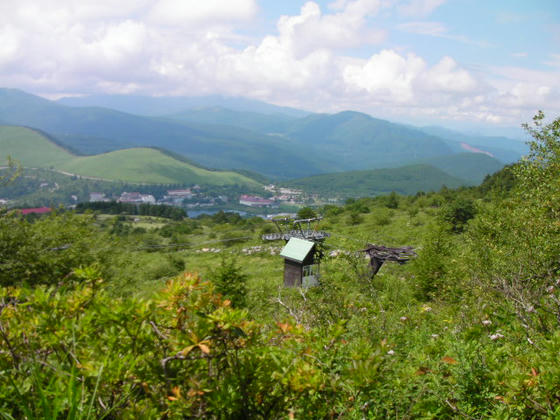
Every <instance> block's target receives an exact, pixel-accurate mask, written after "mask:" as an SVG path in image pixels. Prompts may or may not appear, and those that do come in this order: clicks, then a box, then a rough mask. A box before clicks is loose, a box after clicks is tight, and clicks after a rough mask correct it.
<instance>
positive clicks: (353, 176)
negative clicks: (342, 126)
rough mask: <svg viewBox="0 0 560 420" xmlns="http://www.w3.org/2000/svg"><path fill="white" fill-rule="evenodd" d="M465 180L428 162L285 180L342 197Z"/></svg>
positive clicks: (406, 191) (428, 187) (428, 188)
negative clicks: (427, 163) (425, 163)
mask: <svg viewBox="0 0 560 420" xmlns="http://www.w3.org/2000/svg"><path fill="white" fill-rule="evenodd" d="M465 184H466V182H465V181H464V180H461V179H459V178H456V177H453V176H451V175H448V174H447V173H445V172H443V171H442V170H440V169H437V168H435V167H433V166H429V165H409V166H403V167H401V168H390V169H373V170H368V171H350V172H341V173H332V174H324V175H315V176H311V177H307V178H300V179H295V180H292V181H290V182H288V183H286V185H288V186H290V187H295V188H301V189H303V190H304V191H306V192H310V193H318V194H321V195H325V196H339V197H344V198H346V197H370V196H374V195H378V194H386V193H389V192H391V191H395V192H398V193H400V194H414V193H416V192H418V191H438V190H439V189H440V188H441V187H442V186H444V185H445V186H447V187H449V188H455V187H459V186H461V185H465Z"/></svg>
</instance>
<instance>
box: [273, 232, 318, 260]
mask: <svg viewBox="0 0 560 420" xmlns="http://www.w3.org/2000/svg"><path fill="white" fill-rule="evenodd" d="M314 245H315V243H314V242H311V241H306V240H305V239H299V238H293V237H292V238H290V240H289V241H288V243H287V244H286V246H285V247H284V249H283V250H282V252H281V253H280V255H281V256H282V257H284V258H288V259H290V260H294V261H297V262H303V260H305V257H307V255H308V254H309V252H310V251H311V250H312V249H313V246H314Z"/></svg>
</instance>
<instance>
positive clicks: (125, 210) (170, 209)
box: [76, 201, 187, 220]
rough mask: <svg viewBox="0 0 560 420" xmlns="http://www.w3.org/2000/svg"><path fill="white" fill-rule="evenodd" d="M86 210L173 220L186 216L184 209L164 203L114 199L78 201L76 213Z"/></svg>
mask: <svg viewBox="0 0 560 420" xmlns="http://www.w3.org/2000/svg"><path fill="white" fill-rule="evenodd" d="M88 210H94V211H98V212H101V213H104V214H130V215H136V214H137V215H141V216H155V217H165V218H169V219H173V220H182V219H183V218H184V217H187V213H186V212H185V210H183V209H181V208H179V207H174V206H167V205H165V204H159V205H155V204H148V203H144V204H139V205H137V204H131V203H119V202H116V201H107V202H103V201H97V202H92V203H90V202H87V203H79V204H78V205H77V206H76V211H77V212H78V213H84V212H86V211H88Z"/></svg>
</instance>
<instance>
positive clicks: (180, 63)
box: [0, 0, 560, 123]
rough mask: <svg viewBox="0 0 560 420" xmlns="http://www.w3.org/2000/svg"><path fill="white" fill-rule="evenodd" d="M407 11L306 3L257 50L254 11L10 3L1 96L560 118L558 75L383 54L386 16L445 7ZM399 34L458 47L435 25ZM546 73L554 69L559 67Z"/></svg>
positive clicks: (381, 4)
mask: <svg viewBox="0 0 560 420" xmlns="http://www.w3.org/2000/svg"><path fill="white" fill-rule="evenodd" d="M395 4H397V5H396V6H395ZM400 4H401V5H400V6H399V5H398V3H397V2H396V1H392V0H336V1H334V2H332V3H331V4H330V5H329V9H327V10H322V9H321V7H320V6H319V5H318V4H317V3H315V2H311V1H310V2H307V3H305V4H304V5H303V6H302V7H301V9H300V11H299V13H298V14H295V15H291V16H281V17H279V19H278V21H277V24H276V30H275V31H274V32H273V33H272V32H271V33H268V34H266V35H264V36H262V37H261V38H258V39H250V38H243V37H241V36H240V35H239V34H238V33H237V32H236V29H237V28H244V29H246V27H247V25H248V24H250V23H251V22H253V20H254V19H255V18H256V16H258V7H257V3H256V0H205V1H203V2H200V1H195V0H158V1H155V2H154V1H150V0H122V1H121V2H119V7H115V6H114V2H113V1H112V0H96V1H95V2H94V1H90V0H42V1H41V2H37V1H36V0H3V1H2V2H0V86H9V87H20V88H23V89H26V90H29V91H31V92H38V93H45V94H50V95H59V94H62V93H65V94H79V93H84V94H86V93H101V92H105V93H142V94H148V95H150V94H152V95H200V94H211V93H221V94H229V95H240V96H250V97H254V98H259V99H262V100H266V101H270V102H275V103H279V104H282V105H290V106H296V107H302V108H306V109H310V110H315V111H329V112H335V111H340V110H343V109H356V110H361V111H364V112H370V113H372V114H376V115H379V114H380V112H382V113H383V115H382V116H385V117H388V116H393V117H394V118H401V117H404V118H407V117H410V116H418V115H428V116H437V117H439V118H456V119H470V120H481V121H491V122H498V121H500V122H504V121H505V122H508V121H511V122H514V123H518V121H519V119H518V118H519V115H520V114H521V113H523V112H528V110H529V109H531V108H532V107H534V106H536V105H537V104H538V103H540V104H541V106H547V105H548V106H551V107H553V109H558V110H560V104H559V103H558V99H556V98H560V92H558V82H557V80H558V78H557V72H556V74H555V73H554V72H545V71H542V72H534V71H533V72H532V71H528V70H524V69H522V68H517V67H511V68H506V67H502V68H492V69H489V72H490V76H486V75H481V74H480V73H473V71H472V70H470V69H469V68H467V67H465V66H464V65H462V63H461V62H460V61H459V60H457V58H456V57H453V56H444V57H439V58H438V59H437V60H436V61H435V62H433V61H430V62H428V60H427V59H426V58H424V57H421V56H419V55H418V54H415V53H414V52H409V53H404V52H402V51H403V50H402V49H398V48H396V47H393V48H387V47H385V48H382V47H381V45H382V43H383V42H384V40H386V39H387V37H388V36H389V34H388V33H387V32H386V31H385V30H381V29H379V27H378V26H377V25H376V22H377V23H379V22H380V21H381V19H382V18H383V17H384V16H386V14H387V13H402V14H405V15H407V14H411V13H413V12H414V13H415V16H423V15H424V16H425V15H427V14H429V13H431V12H432V11H433V10H434V9H435V8H436V7H438V6H440V5H441V4H443V1H441V0H423V1H420V0H413V1H409V2H406V3H405V4H402V3H400ZM398 29H399V30H401V31H408V32H414V33H418V34H423V35H430V36H441V37H448V38H451V36H450V35H449V34H448V29H447V27H446V26H445V25H444V24H443V23H439V22H432V21H416V22H408V23H402V24H401V25H400V26H399V27H398ZM355 47H359V48H362V51H363V50H364V49H365V48H367V49H369V51H370V52H369V54H368V56H367V58H363V56H362V57H352V56H350V55H349V53H348V48H355ZM404 51H406V49H405V50H404ZM549 61H550V65H551V66H556V65H557V63H558V56H557V55H551V56H550V60H549ZM555 68H556V67H555ZM543 104H544V105H543ZM554 107H555V108H554ZM532 111H534V109H533V110H532Z"/></svg>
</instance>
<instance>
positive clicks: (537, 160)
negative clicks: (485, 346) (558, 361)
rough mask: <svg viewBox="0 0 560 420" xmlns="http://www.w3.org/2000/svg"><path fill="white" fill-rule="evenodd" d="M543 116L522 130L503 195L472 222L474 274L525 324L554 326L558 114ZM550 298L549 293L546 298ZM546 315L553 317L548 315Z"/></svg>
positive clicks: (559, 198) (559, 238) (559, 309)
mask: <svg viewBox="0 0 560 420" xmlns="http://www.w3.org/2000/svg"><path fill="white" fill-rule="evenodd" d="M544 118H545V116H544V114H543V113H542V112H539V113H538V114H537V115H536V116H535V117H534V123H533V126H529V125H528V124H524V128H525V129H526V130H527V132H528V133H529V134H530V135H531V136H532V137H533V140H532V141H531V142H529V146H530V153H529V155H528V156H527V157H526V158H525V159H524V160H522V161H521V162H520V163H519V164H518V165H516V166H515V167H514V168H513V172H514V174H515V179H516V185H515V187H514V188H513V189H512V190H511V194H510V196H508V197H505V198H502V199H501V200H499V201H496V202H494V203H489V204H488V205H487V206H486V207H485V208H484V211H483V212H482V213H481V214H480V216H479V217H477V219H476V221H475V223H474V224H473V232H472V234H471V244H472V246H471V249H472V255H473V256H474V258H475V261H473V262H472V264H471V265H472V268H473V274H474V278H476V279H478V282H482V283H484V285H485V286H486V290H490V291H498V293H500V295H501V297H505V299H506V301H507V302H509V303H510V304H511V305H512V307H513V309H514V310H515V313H516V314H517V316H518V317H519V318H521V320H522V321H523V322H524V324H525V325H527V326H528V328H529V327H530V328H534V329H536V330H539V331H547V330H549V329H550V328H552V327H551V325H550V323H551V322H552V323H554V324H556V326H558V325H560V306H559V305H557V304H556V303H555V302H556V299H558V296H557V295H556V294H555V293H557V292H558V290H557V287H558V285H557V283H556V279H557V278H558V274H559V273H560V261H559V260H558V255H560V223H558V220H559V219H560V118H557V119H556V120H554V121H552V122H551V123H549V124H545V123H544ZM551 296H552V297H551ZM550 315H553V316H552V317H550Z"/></svg>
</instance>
